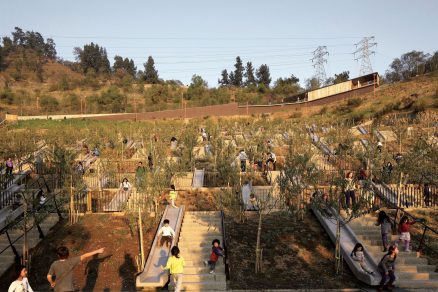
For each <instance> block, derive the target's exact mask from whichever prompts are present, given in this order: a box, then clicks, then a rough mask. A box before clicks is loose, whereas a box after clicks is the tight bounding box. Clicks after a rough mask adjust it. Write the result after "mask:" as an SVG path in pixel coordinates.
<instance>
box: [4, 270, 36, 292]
mask: <svg viewBox="0 0 438 292" xmlns="http://www.w3.org/2000/svg"><path fill="white" fill-rule="evenodd" d="M15 279H16V280H15V281H14V282H12V283H11V285H10V286H9V289H8V292H33V290H32V288H31V287H30V285H29V281H28V279H27V269H26V267H25V266H23V265H18V266H17V267H16V269H15Z"/></svg>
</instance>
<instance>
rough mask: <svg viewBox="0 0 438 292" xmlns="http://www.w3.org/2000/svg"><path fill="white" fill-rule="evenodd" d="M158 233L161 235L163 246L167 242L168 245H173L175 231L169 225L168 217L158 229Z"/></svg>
mask: <svg viewBox="0 0 438 292" xmlns="http://www.w3.org/2000/svg"><path fill="white" fill-rule="evenodd" d="M158 235H159V236H160V244H161V246H163V245H164V243H166V247H170V246H172V241H173V238H174V237H175V231H174V230H173V229H172V227H170V226H169V220H168V219H164V221H163V226H162V227H161V228H160V230H159V231H158Z"/></svg>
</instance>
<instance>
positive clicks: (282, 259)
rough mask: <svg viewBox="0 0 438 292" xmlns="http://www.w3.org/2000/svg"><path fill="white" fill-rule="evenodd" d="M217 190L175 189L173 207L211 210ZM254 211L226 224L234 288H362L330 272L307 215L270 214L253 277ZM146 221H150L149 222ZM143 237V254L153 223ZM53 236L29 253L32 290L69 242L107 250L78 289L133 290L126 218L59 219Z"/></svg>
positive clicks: (132, 248)
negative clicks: (70, 222) (294, 217)
mask: <svg viewBox="0 0 438 292" xmlns="http://www.w3.org/2000/svg"><path fill="white" fill-rule="evenodd" d="M214 196H215V193H214V192H195V191H192V192H190V191H185V192H179V196H178V200H177V202H176V203H177V205H180V204H184V205H185V206H186V210H190V211H195V210H215V209H216V208H215V203H214V202H215V199H214ZM255 215H256V214H255V213H253V214H250V215H249V216H248V219H247V220H246V221H245V223H237V222H234V221H232V220H231V219H230V218H229V219H227V224H226V230H227V233H228V236H227V237H228V246H231V247H232V248H229V250H228V258H229V264H230V271H231V282H230V286H231V287H230V288H231V289H268V288H269V289H285V288H287V289H294V288H295V289H298V288H306V289H315V288H324V289H330V288H358V287H362V286H361V285H362V284H361V283H359V282H358V281H357V280H356V279H355V277H354V276H353V275H352V273H351V272H350V271H349V270H348V267H347V266H345V268H344V273H343V274H342V275H340V276H336V275H335V272H334V256H333V255H334V247H333V244H332V243H331V241H330V239H329V238H328V236H327V235H326V234H325V232H324V230H323V229H322V227H321V226H320V225H319V223H318V222H317V220H316V219H315V218H314V217H313V215H312V214H310V213H308V214H306V215H305V218H304V221H303V222H294V221H292V220H291V218H290V217H287V216H285V215H284V214H279V213H276V214H271V215H269V216H268V217H266V219H265V220H264V222H263V226H262V228H263V229H262V230H263V233H262V248H263V272H262V273H261V274H255V273H254V266H255V256H254V254H255V242H256V234H257V229H256V226H257V218H256V216H255ZM147 223H149V222H147ZM146 225H148V226H152V227H151V228H149V229H147V230H146V232H145V233H144V237H145V249H146V254H147V253H148V252H149V249H150V243H151V242H152V240H153V236H154V234H155V232H156V228H157V224H156V223H155V224H146ZM53 230H54V231H53V232H52V233H51V234H50V235H49V236H48V237H47V238H46V239H45V240H44V241H42V242H41V243H40V244H39V245H38V246H37V247H36V248H35V249H34V250H33V252H32V264H31V271H30V274H29V281H30V283H31V285H32V288H33V289H34V290H35V291H47V290H48V289H49V286H48V284H47V280H46V275H47V272H48V270H49V267H50V264H51V263H52V262H53V261H54V260H56V253H55V250H56V247H58V246H60V245H66V246H67V247H68V248H69V249H70V253H71V255H72V256H76V255H81V254H83V253H85V252H88V251H91V250H94V249H97V248H100V247H105V253H104V254H103V255H99V256H98V257H96V258H91V259H89V260H85V261H84V262H83V263H81V264H80V265H79V266H78V267H76V269H75V271H74V279H75V286H76V288H77V290H80V291H135V275H136V272H137V267H136V256H137V254H138V236H137V234H136V232H135V231H134V232H132V233H131V231H130V227H129V218H128V217H125V216H116V215H112V214H90V215H85V216H83V217H81V218H80V220H79V222H78V223H77V224H75V225H73V226H69V225H68V222H60V223H58V224H57V225H56V226H55V227H54V228H53ZM12 280H13V279H12V278H11V277H10V275H7V274H5V275H3V276H2V277H1V278H0V291H5V290H7V288H8V286H9V283H11V281H12Z"/></svg>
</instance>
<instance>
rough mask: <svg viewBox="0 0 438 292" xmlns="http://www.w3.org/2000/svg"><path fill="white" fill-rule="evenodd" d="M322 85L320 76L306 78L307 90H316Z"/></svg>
mask: <svg viewBox="0 0 438 292" xmlns="http://www.w3.org/2000/svg"><path fill="white" fill-rule="evenodd" d="M320 87H321V84H320V83H319V80H318V78H316V77H312V78H310V79H307V80H306V90H315V89H318V88H320Z"/></svg>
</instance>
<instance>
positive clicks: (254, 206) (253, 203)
mask: <svg viewBox="0 0 438 292" xmlns="http://www.w3.org/2000/svg"><path fill="white" fill-rule="evenodd" d="M248 210H253V211H258V210H259V202H257V199H256V197H255V195H254V194H250V195H249V201H248Z"/></svg>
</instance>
